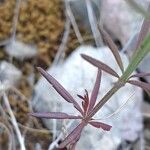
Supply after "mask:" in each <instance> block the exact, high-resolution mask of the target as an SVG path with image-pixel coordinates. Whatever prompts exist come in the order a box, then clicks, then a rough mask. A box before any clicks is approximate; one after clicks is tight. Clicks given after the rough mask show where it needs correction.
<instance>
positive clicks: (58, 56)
mask: <svg viewBox="0 0 150 150" xmlns="http://www.w3.org/2000/svg"><path fill="white" fill-rule="evenodd" d="M70 26H71V24H70V20H69V18H68V16H67V15H66V23H65V31H64V35H63V38H62V42H61V44H60V46H59V49H58V52H57V54H56V56H55V59H54V61H53V63H52V67H53V66H56V65H57V64H58V63H59V61H60V59H61V58H62V57H63V54H64V51H65V48H66V44H67V41H68V37H69V34H70Z"/></svg>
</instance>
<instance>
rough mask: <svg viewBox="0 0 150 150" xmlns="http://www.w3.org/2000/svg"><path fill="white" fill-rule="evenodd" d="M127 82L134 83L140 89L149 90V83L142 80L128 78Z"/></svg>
mask: <svg viewBox="0 0 150 150" xmlns="http://www.w3.org/2000/svg"><path fill="white" fill-rule="evenodd" d="M128 83H130V84H133V85H136V86H138V87H141V88H142V89H144V90H145V91H148V92H150V83H145V82H142V81H136V80H129V81H128Z"/></svg>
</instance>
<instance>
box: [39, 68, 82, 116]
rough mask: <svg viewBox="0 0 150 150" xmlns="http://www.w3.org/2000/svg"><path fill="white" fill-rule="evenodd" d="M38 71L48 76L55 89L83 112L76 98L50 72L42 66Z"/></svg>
mask: <svg viewBox="0 0 150 150" xmlns="http://www.w3.org/2000/svg"><path fill="white" fill-rule="evenodd" d="M37 69H38V71H39V72H40V73H41V74H42V75H43V76H44V77H45V78H46V80H47V81H48V82H49V83H50V84H51V85H52V86H53V87H54V89H55V90H56V91H57V92H58V93H59V94H60V95H61V96H62V97H63V98H64V99H65V100H66V101H67V102H69V103H73V105H74V107H75V108H76V109H77V110H78V111H79V112H80V113H81V114H83V111H82V109H81V108H80V106H79V105H78V103H77V102H76V101H75V100H74V98H73V97H72V96H71V95H70V94H69V93H68V92H67V90H66V89H65V88H64V87H63V86H62V85H61V84H60V83H59V82H58V81H57V80H56V79H55V78H53V77H52V76H51V75H50V74H48V73H47V72H46V71H44V70H43V69H42V68H40V67H37Z"/></svg>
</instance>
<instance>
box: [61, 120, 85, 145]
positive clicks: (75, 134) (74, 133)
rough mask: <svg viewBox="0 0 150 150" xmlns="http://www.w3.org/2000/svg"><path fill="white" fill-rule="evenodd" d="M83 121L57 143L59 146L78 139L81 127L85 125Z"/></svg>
mask: <svg viewBox="0 0 150 150" xmlns="http://www.w3.org/2000/svg"><path fill="white" fill-rule="evenodd" d="M85 125H86V124H85V122H81V123H80V124H79V125H78V126H77V127H76V128H75V129H74V130H73V131H72V132H71V133H70V134H69V135H68V136H67V137H66V138H65V140H64V141H63V142H62V143H61V144H60V145H59V148H64V147H66V146H67V145H68V144H70V143H72V142H74V141H75V140H76V139H78V137H79V135H80V134H81V132H82V129H83V128H84V126H85Z"/></svg>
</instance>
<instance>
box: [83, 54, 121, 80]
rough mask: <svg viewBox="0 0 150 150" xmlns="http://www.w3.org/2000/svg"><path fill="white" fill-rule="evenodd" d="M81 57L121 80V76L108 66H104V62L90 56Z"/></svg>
mask: <svg viewBox="0 0 150 150" xmlns="http://www.w3.org/2000/svg"><path fill="white" fill-rule="evenodd" d="M81 56H82V57H83V58H84V59H85V60H86V61H88V62H89V63H91V64H92V65H94V66H96V67H98V68H99V69H101V70H103V71H105V72H107V73H109V74H111V75H112V76H115V77H117V78H119V75H118V74H117V73H116V72H115V71H114V70H113V69H112V68H110V67H109V66H108V65H106V64H104V63H103V62H101V61H99V60H97V59H95V58H92V57H90V56H87V55H85V54H81Z"/></svg>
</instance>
